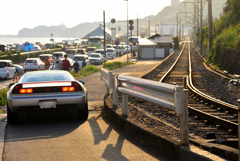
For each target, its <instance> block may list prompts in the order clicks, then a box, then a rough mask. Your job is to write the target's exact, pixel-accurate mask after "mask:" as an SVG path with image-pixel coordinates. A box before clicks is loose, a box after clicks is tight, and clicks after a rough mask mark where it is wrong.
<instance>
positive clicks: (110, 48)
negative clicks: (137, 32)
mask: <svg viewBox="0 0 240 161" xmlns="http://www.w3.org/2000/svg"><path fill="white" fill-rule="evenodd" d="M107 49H113V50H115V48H107Z"/></svg>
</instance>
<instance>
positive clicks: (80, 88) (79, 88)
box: [72, 82, 83, 91]
mask: <svg viewBox="0 0 240 161" xmlns="http://www.w3.org/2000/svg"><path fill="white" fill-rule="evenodd" d="M72 86H73V87H75V91H82V90H83V89H82V87H81V86H80V85H79V84H78V83H77V82H72Z"/></svg>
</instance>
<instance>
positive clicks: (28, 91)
mask: <svg viewBox="0 0 240 161" xmlns="http://www.w3.org/2000/svg"><path fill="white" fill-rule="evenodd" d="M19 93H33V90H32V88H27V89H20V90H19Z"/></svg>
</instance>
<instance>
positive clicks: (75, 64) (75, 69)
mask: <svg viewBox="0 0 240 161" xmlns="http://www.w3.org/2000/svg"><path fill="white" fill-rule="evenodd" d="M73 69H74V71H75V72H76V73H78V71H79V64H78V60H77V59H76V62H75V63H74V64H73Z"/></svg>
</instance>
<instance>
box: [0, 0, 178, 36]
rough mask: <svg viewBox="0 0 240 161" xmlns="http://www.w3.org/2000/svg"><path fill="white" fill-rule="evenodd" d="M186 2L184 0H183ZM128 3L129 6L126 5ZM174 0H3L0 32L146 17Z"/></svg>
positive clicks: (16, 32)
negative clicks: (42, 26)
mask: <svg viewBox="0 0 240 161" xmlns="http://www.w3.org/2000/svg"><path fill="white" fill-rule="evenodd" d="M180 1H183V0H180ZM127 4H128V5H127ZM169 5H171V0H128V2H127V1H126V0H0V8H1V9H0V15H1V25H0V35H7V34H9V35H17V34H18V31H19V30H21V29H22V28H34V27H37V26H40V25H44V26H58V25H61V24H62V23H63V24H64V25H66V26H67V27H68V28H71V27H73V26H76V25H78V24H80V23H84V22H95V21H103V11H105V21H106V22H109V21H110V20H111V18H115V19H116V20H126V19H127V6H128V19H136V18H137V17H139V18H143V17H146V16H149V15H157V13H158V12H160V11H161V10H162V9H163V8H164V7H165V6H169Z"/></svg>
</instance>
